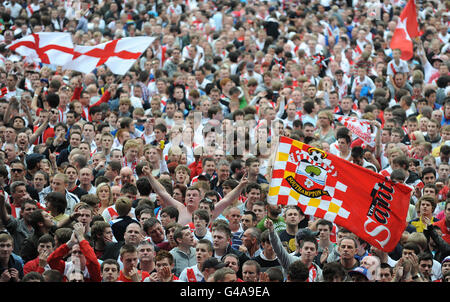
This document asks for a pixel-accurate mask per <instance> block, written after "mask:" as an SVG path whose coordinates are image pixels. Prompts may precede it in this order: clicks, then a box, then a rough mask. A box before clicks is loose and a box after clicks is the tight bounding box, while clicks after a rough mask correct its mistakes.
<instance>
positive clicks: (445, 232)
mask: <svg viewBox="0 0 450 302" xmlns="http://www.w3.org/2000/svg"><path fill="white" fill-rule="evenodd" d="M433 225H435V226H438V227H439V228H440V229H441V231H442V239H444V240H445V242H447V243H448V244H450V228H449V227H447V225H446V224H445V218H444V219H441V220H439V221H436V222H435V223H433Z"/></svg>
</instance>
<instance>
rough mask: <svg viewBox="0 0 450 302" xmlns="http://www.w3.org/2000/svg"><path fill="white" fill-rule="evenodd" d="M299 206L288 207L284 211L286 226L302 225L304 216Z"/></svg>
mask: <svg viewBox="0 0 450 302" xmlns="http://www.w3.org/2000/svg"><path fill="white" fill-rule="evenodd" d="M302 214H303V213H301V210H300V208H299V207H297V206H288V207H286V208H285V210H284V220H285V222H286V225H290V226H295V225H298V224H299V223H300V221H301V220H302V219H303V217H304V215H302Z"/></svg>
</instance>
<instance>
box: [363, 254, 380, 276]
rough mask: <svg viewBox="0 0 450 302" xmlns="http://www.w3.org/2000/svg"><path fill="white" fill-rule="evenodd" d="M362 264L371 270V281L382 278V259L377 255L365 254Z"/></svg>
mask: <svg viewBox="0 0 450 302" xmlns="http://www.w3.org/2000/svg"><path fill="white" fill-rule="evenodd" d="M360 265H361V266H362V267H364V268H366V269H367V270H368V271H369V273H370V274H369V275H370V278H369V280H370V281H375V280H379V279H380V259H379V258H378V257H377V256H372V255H368V256H365V257H364V258H363V259H361V262H360Z"/></svg>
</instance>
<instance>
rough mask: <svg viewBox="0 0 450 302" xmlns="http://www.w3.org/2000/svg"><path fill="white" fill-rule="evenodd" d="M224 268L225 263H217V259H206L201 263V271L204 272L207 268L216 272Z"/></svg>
mask: <svg viewBox="0 0 450 302" xmlns="http://www.w3.org/2000/svg"><path fill="white" fill-rule="evenodd" d="M225 266H227V265H226V264H225V263H223V262H221V261H219V260H218V259H217V258H214V257H211V258H208V259H206V260H205V262H203V266H202V271H204V270H205V269H207V268H214V269H216V270H218V269H221V268H223V267H225Z"/></svg>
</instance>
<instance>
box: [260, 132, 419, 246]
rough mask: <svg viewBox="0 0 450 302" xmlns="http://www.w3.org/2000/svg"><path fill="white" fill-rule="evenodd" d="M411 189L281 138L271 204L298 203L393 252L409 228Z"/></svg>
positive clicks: (345, 161) (271, 186)
mask: <svg viewBox="0 0 450 302" xmlns="http://www.w3.org/2000/svg"><path fill="white" fill-rule="evenodd" d="M410 192H411V189H410V188H409V187H408V186H406V185H404V184H398V183H393V182H391V181H390V180H388V179H387V178H385V177H384V176H382V175H380V174H378V173H375V172H373V171H371V170H369V169H365V168H363V167H361V166H358V165H355V164H353V163H351V162H349V161H347V160H344V159H341V158H339V157H337V156H334V155H332V154H328V153H326V152H324V151H322V150H320V149H317V148H313V147H310V146H308V145H306V144H303V143H301V142H299V141H296V140H293V139H290V138H287V137H281V138H280V143H279V145H278V150H277V154H276V160H275V162H274V167H273V171H272V179H271V183H270V189H269V194H268V202H269V203H270V204H282V205H288V204H290V205H291V204H292V205H297V206H299V207H300V208H301V209H302V210H303V212H304V213H305V214H306V215H311V216H314V217H319V218H324V219H326V220H329V221H331V222H334V223H335V224H337V225H339V226H341V227H344V228H346V229H348V230H350V231H351V232H352V233H354V234H355V235H356V236H358V237H360V238H362V239H363V240H365V241H367V242H368V243H369V244H371V245H373V246H376V247H378V248H380V249H381V250H383V251H386V252H390V251H392V250H393V249H394V248H395V246H396V245H397V243H398V242H399V240H400V238H401V235H402V233H403V230H404V229H405V228H406V214H407V211H408V207H409V200H410V195H411V194H410Z"/></svg>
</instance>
